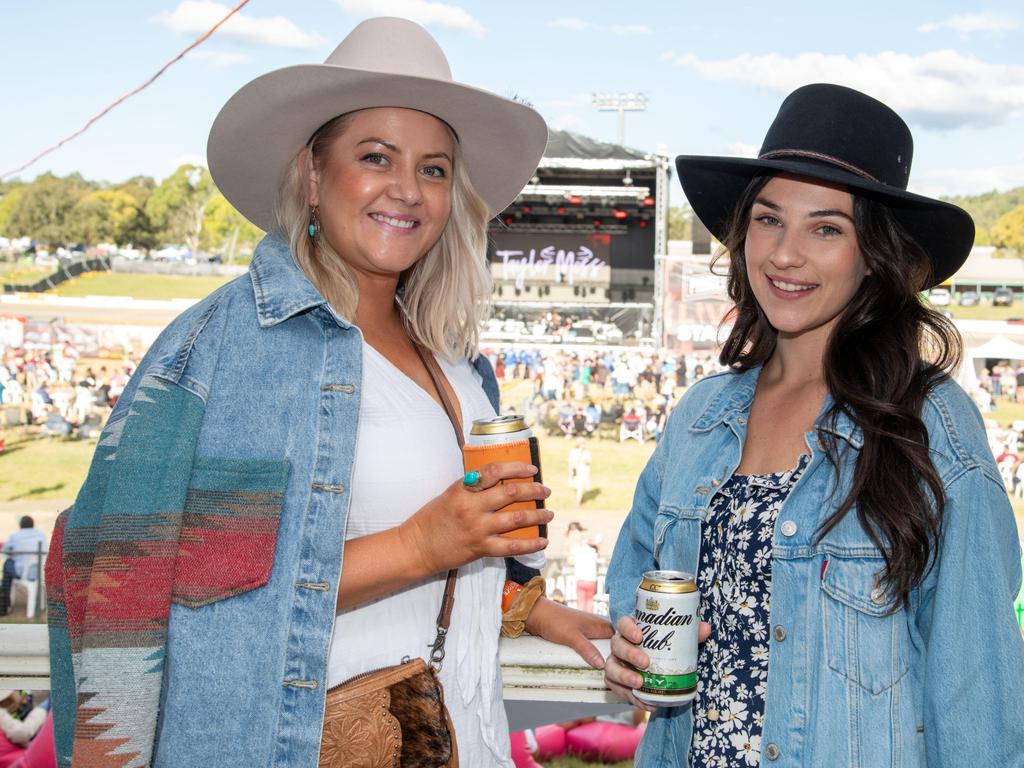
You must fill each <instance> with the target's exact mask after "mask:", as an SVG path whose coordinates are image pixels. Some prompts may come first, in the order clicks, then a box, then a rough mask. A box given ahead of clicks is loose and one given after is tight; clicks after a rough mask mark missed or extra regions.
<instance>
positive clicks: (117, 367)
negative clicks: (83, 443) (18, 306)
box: [0, 341, 138, 437]
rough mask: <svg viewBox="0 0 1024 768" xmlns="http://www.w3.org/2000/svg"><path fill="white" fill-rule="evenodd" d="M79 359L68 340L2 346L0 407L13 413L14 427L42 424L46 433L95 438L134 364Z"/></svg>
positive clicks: (78, 353)
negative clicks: (14, 414)
mask: <svg viewBox="0 0 1024 768" xmlns="http://www.w3.org/2000/svg"><path fill="white" fill-rule="evenodd" d="M82 358H83V355H82V353H81V351H80V350H79V349H78V348H77V347H76V346H75V344H74V343H73V342H71V341H65V342H64V343H62V344H55V345H52V346H51V347H49V348H38V347H3V348H2V349H0V405H3V406H8V407H11V408H14V409H16V413H17V416H16V419H15V421H16V422H17V423H18V424H22V425H28V426H31V425H42V427H43V429H44V430H45V431H46V433H47V434H49V435H52V436H59V437H67V436H77V437H95V436H96V435H98V434H99V432H100V429H101V428H102V423H103V420H104V418H105V417H106V415H107V414H108V413H109V412H110V409H111V408H113V407H114V404H115V403H116V402H117V398H118V397H119V396H120V395H121V392H122V391H123V390H124V387H125V385H126V384H127V383H128V380H129V379H130V378H131V375H132V373H133V372H134V371H135V368H136V366H137V365H138V363H137V361H135V360H132V359H130V358H124V359H122V360H120V361H111V362H110V363H109V364H106V363H101V364H99V365H92V364H91V363H90V364H86V363H85V362H84V361H83V359H82ZM5 425H6V426H11V425H12V424H10V422H7V423H6V424H5Z"/></svg>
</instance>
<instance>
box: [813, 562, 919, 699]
mask: <svg viewBox="0 0 1024 768" xmlns="http://www.w3.org/2000/svg"><path fill="white" fill-rule="evenodd" d="M884 567H885V562H884V560H882V559H881V558H865V557H857V558H842V557H832V558H831V559H830V560H829V561H828V565H827V567H826V569H825V572H824V574H823V575H822V578H821V590H822V601H823V613H824V617H823V621H824V629H825V647H826V652H827V654H828V665H829V668H830V669H832V671H833V672H835V673H837V674H838V675H840V676H841V677H843V678H846V679H847V680H849V681H850V682H852V683H854V684H856V685H858V686H860V687H861V688H863V689H864V690H866V691H868V692H870V693H872V694H876V695H877V694H880V693H882V692H883V691H886V690H888V689H889V688H891V687H892V686H894V685H895V684H896V683H898V682H899V681H900V679H901V678H902V677H903V676H904V675H905V674H906V673H907V670H908V669H909V661H908V658H907V647H906V639H905V636H904V635H905V630H904V629H903V616H904V614H903V611H900V610H897V611H896V613H894V614H890V613H889V611H890V609H891V600H890V598H889V597H888V595H887V594H886V593H885V592H884V591H883V590H882V589H881V588H880V587H879V586H878V584H877V581H876V579H877V574H880V573H881V572H882V570H883V568H884Z"/></svg>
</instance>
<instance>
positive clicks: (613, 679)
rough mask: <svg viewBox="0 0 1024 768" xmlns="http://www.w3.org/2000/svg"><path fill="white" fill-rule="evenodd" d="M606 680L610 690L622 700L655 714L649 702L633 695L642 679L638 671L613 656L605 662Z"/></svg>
mask: <svg viewBox="0 0 1024 768" xmlns="http://www.w3.org/2000/svg"><path fill="white" fill-rule="evenodd" d="M604 680H605V683H607V684H608V688H609V689H610V690H611V691H612V693H614V694H615V695H616V696H618V697H619V698H620V699H622V700H624V701H627V702H629V703H630V704H632V705H633V706H634V707H639V708H640V709H643V710H644V711H646V712H653V711H654V710H655V707H654V706H652V705H651V704H648V703H647V702H644V701H640V700H639V699H638V698H636V696H635V695H634V694H633V689H634V688H639V687H640V684H641V683H642V678H641V677H640V675H639V674H637V672H636V670H633V669H630V668H629V667H627V666H626V665H624V664H623V663H622V661H621V660H620V659H618V658H616V657H615V655H614V654H613V655H611V656H609V657H608V659H607V660H606V661H605V667H604Z"/></svg>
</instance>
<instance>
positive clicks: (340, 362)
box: [51, 235, 498, 768]
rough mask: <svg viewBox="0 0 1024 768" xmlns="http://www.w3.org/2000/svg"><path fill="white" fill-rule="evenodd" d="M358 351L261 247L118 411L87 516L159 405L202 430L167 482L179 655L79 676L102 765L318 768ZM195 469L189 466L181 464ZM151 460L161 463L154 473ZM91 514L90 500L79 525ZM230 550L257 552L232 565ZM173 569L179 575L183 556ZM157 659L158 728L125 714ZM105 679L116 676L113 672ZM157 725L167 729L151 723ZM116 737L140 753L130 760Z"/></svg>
mask: <svg viewBox="0 0 1024 768" xmlns="http://www.w3.org/2000/svg"><path fill="white" fill-rule="evenodd" d="M362 344H363V341H362V334H361V333H360V332H359V330H358V328H356V327H354V326H353V325H352V324H351V323H350V322H348V321H347V320H346V319H345V318H343V317H340V316H338V315H337V314H336V313H335V312H334V311H333V310H332V309H331V307H330V306H329V305H328V304H327V302H326V301H325V300H324V298H323V297H322V296H321V295H320V294H319V293H318V292H317V291H316V289H315V288H314V287H313V285H312V284H311V283H310V282H309V280H308V279H307V278H306V277H305V275H304V274H303V273H302V272H301V271H300V270H299V268H298V267H297V266H296V264H295V262H294V260H293V258H292V256H291V253H290V251H289V248H288V246H287V244H286V243H285V242H284V241H283V240H282V239H280V238H279V237H277V236H274V235H270V236H268V237H266V238H264V240H263V241H262V242H261V243H260V244H259V246H258V247H257V249H256V252H255V254H254V257H253V262H252V265H251V268H250V271H249V274H248V275H247V276H243V277H240V278H238V279H236V280H234V281H232V282H231V283H229V284H228V285H226V286H224V287H223V288H221V289H219V290H218V291H216V292H214V293H213V294H211V295H210V296H209V297H207V298H206V299H205V300H203V301H202V302H200V303H198V304H197V305H195V306H194V307H192V308H190V309H189V310H188V311H186V312H185V313H183V314H182V315H181V316H180V317H178V318H177V319H176V320H175V321H174V322H173V323H172V324H171V325H170V326H168V328H167V329H166V330H165V331H164V332H163V333H162V334H161V336H160V338H159V339H158V340H157V342H156V343H155V344H154V345H153V347H152V348H151V349H150V351H149V353H148V354H147V355H146V358H145V359H144V360H143V362H142V364H141V365H140V367H139V370H138V371H137V372H136V374H135V376H134V377H133V379H132V381H131V383H130V384H129V386H128V387H127V388H126V391H125V392H124V394H123V395H122V397H121V398H120V399H119V401H118V403H117V407H116V408H115V410H114V412H113V413H112V414H111V417H110V420H109V423H108V425H107V427H106V428H105V430H104V435H103V437H102V438H101V440H100V444H99V447H98V449H97V456H96V459H95V460H94V466H93V469H91V470H90V480H89V481H87V483H86V486H85V488H84V489H83V493H84V494H89V495H90V496H89V498H90V499H91V498H92V497H93V496H96V495H97V494H98V495H100V496H102V495H104V494H105V493H106V495H109V491H105V490H104V488H103V487H100V488H98V489H97V488H94V487H92V486H95V485H97V483H96V482H92V481H93V479H94V478H95V477H99V476H100V475H99V474H98V473H99V472H100V471H101V468H98V467H97V465H96V462H99V463H100V464H103V463H104V462H105V461H108V460H109V461H111V462H114V463H115V465H116V462H117V461H121V460H124V456H123V454H125V453H126V452H127V451H128V449H127V448H125V444H124V439H121V441H120V446H119V447H118V448H117V449H116V455H115V453H114V452H110V453H104V450H105V446H112V445H114V444H115V443H117V442H118V439H119V436H120V435H122V434H123V435H127V434H128V430H129V429H130V428H131V424H132V421H133V420H136V419H139V418H142V417H141V416H140V415H137V414H142V413H144V411H145V410H146V408H147V407H152V406H151V405H150V406H147V404H151V403H153V402H154V398H158V397H164V396H165V395H166V393H168V392H170V393H172V394H173V393H174V392H177V393H178V394H177V396H178V400H177V401H173V400H172V401H171V402H181V403H183V404H184V406H185V407H182V408H180V409H179V411H178V413H176V414H171V419H172V420H173V419H174V417H175V416H176V417H177V418H178V419H179V420H181V419H186V418H187V419H188V420H189V423H190V424H196V425H197V429H198V434H197V435H196V434H187V435H182V436H181V442H180V445H181V446H183V448H182V450H181V451H176V452H174V454H175V455H173V456H168V457H167V459H166V460H167V462H168V463H171V462H172V460H179V461H181V460H183V461H184V466H183V468H182V469H181V471H179V472H177V475H176V476H175V478H172V479H169V480H167V481H166V482H173V483H180V484H182V485H184V484H185V483H187V484H188V498H187V500H186V501H185V508H184V519H185V522H184V523H183V524H182V526H183V528H182V530H183V533H182V534H181V543H180V544H178V553H177V566H176V569H175V577H174V579H175V581H174V592H173V602H172V605H171V609H170V611H171V612H170V617H169V621H168V622H167V630H166V655H165V656H164V655H163V654H162V652H161V651H162V649H161V648H157V650H156V651H155V652H153V653H152V655H150V656H148V657H147V658H145V659H142V661H143V662H148V663H145V664H143V665H142V666H141V667H138V668H137V667H131V668H130V669H129V668H128V665H127V664H125V665H123V666H124V668H122V669H120V670H118V669H115V670H112V673H111V674H110V680H109V681H108V680H106V679H104V680H102V681H99V682H97V681H96V679H95V675H93V676H92V679H85V680H83V679H81V673H79V678H80V679H79V680H78V683H79V684H80V685H84V686H85V687H86V689H87V693H86V694H84V695H85V696H86V699H85V701H86V702H88V701H90V698H91V697H96V698H93V699H91V700H92V701H93V702H99V701H102V702H103V704H102V705H100V707H99V708H98V707H97V706H96V705H95V704H93V705H83V704H82V701H83V699H81V698H79V712H78V717H79V719H81V718H82V717H84V716H86V715H83V710H82V709H81V707H82V706H92V707H93V709H92V711H93V712H95V711H99V712H101V713H104V714H103V718H97V720H96V722H97V723H99V722H104V723H107V724H110V723H113V726H112V727H111V726H110V725H106V726H105V727H103V728H101V729H100V730H99V731H97V733H98V734H100V735H101V736H102V738H104V739H105V740H106V743H105V745H104V748H106V745H109V744H114V745H115V746H114V747H110V748H114V749H119V750H120V751H121V752H122V754H124V753H129V752H132V753H134V754H135V755H136V757H135V758H134V759H132V760H129V761H128V762H126V763H124V764H125V765H133V766H134V765H146V764H149V761H148V752H147V744H150V745H152V749H153V753H152V764H153V765H155V766H159V767H160V768H176V767H177V766H186V765H196V766H199V765H203V766H218V767H219V768H230V767H231V766H239V767H242V766H244V767H245V768H256V767H257V766H259V767H266V768H269V767H270V766H274V768H308V766H314V765H316V764H317V760H318V755H319V748H320V736H321V728H322V722H323V709H324V701H325V696H326V680H327V661H328V653H329V645H330V641H331V633H332V629H333V626H334V619H335V605H336V602H337V595H338V582H339V578H340V574H341V563H342V549H343V542H344V538H345V520H346V516H347V514H348V508H349V494H348V492H347V488H348V487H349V486H350V480H351V475H352V466H353V454H354V450H355V444H356V440H355V436H356V430H357V428H358V415H359V404H360V396H361V382H362V368H361V366H362ZM475 365H476V368H477V371H478V372H479V373H480V375H481V377H482V381H483V389H484V390H485V392H486V393H487V395H488V397H489V399H490V401H491V403H492V405H494V406H495V409H497V406H498V387H497V382H496V381H495V378H494V375H493V372H492V371H491V369H490V365H489V363H488V362H487V360H486V358H484V357H482V356H481V357H479V358H478V359H477V361H476V363H475ZM186 411H187V413H186ZM165 420H166V419H165ZM125 422H128V425H129V426H128V428H127V429H126V428H125V426H124V425H125ZM189 429H190V430H191V432H193V433H194V432H195V431H196V430H195V428H191V427H190V428H189ZM186 431H188V430H186ZM396 439H400V437H398V436H396ZM133 446H134V447H133V450H138V446H137V444H133ZM184 446H189V450H194V455H193V454H192V453H189V452H188V451H186V450H185V448H184ZM193 446H194V448H193ZM111 450H112V451H113V450H114V449H111ZM142 450H143V451H144V450H145V446H143V448H142ZM150 450H152V449H150ZM182 452H185V453H187V455H185V456H184V457H182V456H179V455H177V454H179V453H182ZM145 460H146V461H149V462H150V463H152V461H153V457H149V456H147V457H146V459H145ZM159 460H160V459H159V457H157V461H159ZM130 466H131V467H132V468H133V469H136V468H137V464H132V465H130ZM146 466H148V465H146ZM115 473H116V469H115ZM121 474H124V473H121ZM127 481H128V482H130V481H131V478H128V479H127ZM112 482H113V481H112ZM161 482H163V481H161ZM99 484H100V485H104V484H103V483H99ZM160 490H161V491H163V490H165V489H164V488H161V489H160ZM171 490H174V489H171ZM175 492H176V491H175ZM174 495H175V493H169V494H168V497H169V498H170V497H173V496H174ZM181 495H182V496H183V495H184V490H183V489H182V490H181ZM253 499H258V500H259V503H258V504H256V503H254V502H253V501H252V500H253ZM82 504H83V496H82V495H80V496H79V500H78V502H76V507H78V506H80V505H82ZM107 506H109V504H108V505H107ZM74 511H78V510H74ZM82 512H83V514H85V509H84V508H83V510H82ZM170 512H171V510H167V511H166V514H164V516H165V517H167V518H169V517H170ZM104 514H106V513H104ZM233 517H234V520H232V518H233ZM70 520H71V522H70V523H69V524H68V528H67V533H66V534H65V538H66V539H67V543H66V545H65V547H64V549H65V557H66V558H68V557H69V555H70V559H68V562H70V563H71V564H74V548H75V547H82V546H88V542H85V543H83V541H84V540H85V539H87V538H88V536H89V535H90V534H83V533H81V531H82V530H84V529H83V528H82V527H79V528H75V527H74V520H75V518H74V516H73V514H72V517H71V518H70ZM211 521H212V522H211ZM190 525H191V526H192V527H191V530H193V531H197V530H199V529H204V530H201V531H200V532H199V535H197V536H195V537H193V540H191V541H190V540H189V537H188V536H187V534H186V532H185V531H187V530H188V526H190ZM253 528H256V529H257V530H258V531H259V534H258V535H253V533H252V529H253ZM210 530H216V531H218V532H220V531H224V532H226V534H227V535H226V537H225V538H224V539H222V540H224V541H227V545H226V546H223V547H221V551H215V548H210V547H209V543H210V542H213V543H214V547H215V545H216V542H217V541H218V539H217V538H215V537H213V536H211V537H208V538H206V535H207V534H208V533H209V532H210ZM232 532H237V535H236V534H233V533H232ZM73 535H74V538H72V536H73ZM233 535H234V536H235V538H234V539H232V536H233ZM135 538H138V537H135ZM197 541H198V542H199V543H198V544H197V543H196V542H197ZM231 541H244V542H245V546H244V547H242V546H238V547H237V549H236V550H235V551H232V545H231V543H230V542H231ZM203 542H206V546H207V548H206V549H202V548H201V547H203V546H204V544H203ZM197 547H198V549H197ZM120 550H121V551H123V550H124V546H122V547H121V548H120ZM224 550H227V551H224ZM243 550H244V551H243ZM171 554H172V562H173V561H174V557H173V555H174V550H173V549H172V550H171ZM69 572H70V571H69ZM183 573H186V574H187V575H188V578H183V577H182V574H183ZM136 623H138V622H136ZM51 635H59V632H57V633H55V632H53V631H51ZM102 640H103V638H100V641H102ZM157 643H159V638H158V640H157ZM114 644H116V641H115V643H114ZM55 648H57V651H58V654H57V655H58V656H59V657H60V658H58V659H56V660H55V662H56V663H55V673H54V681H55V686H54V687H55V701H58V702H63V706H62V708H61V713H60V714H61V717H60V718H59V721H58V729H57V731H56V736H57V745H58V754H59V761H60V764H61V765H62V766H64V765H67V764H68V758H69V752H70V738H71V734H70V721H69V719H68V714H69V713H68V711H67V710H68V708H69V707H70V709H71V710H73V709H74V703H73V702H74V700H75V699H74V693H75V690H74V687H75V683H74V682H72V677H73V675H74V673H73V672H72V671H71V669H70V662H69V660H68V659H67V658H66V657H67V656H68V655H69V654H68V652H67V646H66V644H62V643H61V642H59V641H58V643H57V645H56V646H55ZM131 650H132V649H130V648H128V649H124V651H122V650H121V649H118V648H113V649H111V654H115V653H128V655H127V656H120V657H116V658H129V657H130V652H131ZM88 652H89V647H88V644H87V645H86V650H85V653H88ZM72 655H73V654H72ZM93 655H94V656H95V655H96V654H95V653H94V654H93ZM136 655H137V654H136ZM161 658H163V659H164V662H163V663H164V666H163V683H162V685H160V686H159V688H158V690H159V694H158V697H159V708H158V710H157V708H156V706H155V704H156V702H155V701H154V702H153V705H154V706H152V707H150V706H148V705H147V706H146V707H143V706H142V705H141V704H140V702H138V701H125V699H127V698H130V697H131V696H130V693H129V692H130V691H132V690H133V689H132V685H133V683H134V682H135V681H136V678H138V677H140V676H141V675H142V674H143V673H152V672H154V671H155V672H156V673H157V674H159V672H160V660H161ZM397 661H398V660H397V659H396V662H397ZM94 668H100V669H102V668H103V667H102V658H100V660H99V662H97V663H96V664H95V666H94ZM90 686H91V687H90ZM95 691H99V693H96V692H95ZM119 691H120V693H119ZM78 693H79V694H81V693H82V691H81V688H79V691H78ZM69 698H70V703H68V699H69ZM156 711H158V712H159V717H158V719H156V722H155V723H151V722H145V719H146V718H152V717H154V715H152V714H150V713H155V712H156ZM140 720H141V721H143V722H141V724H138V723H137V722H136V721H140ZM80 725H81V723H80ZM96 727H97V728H99V727H100V726H99V725H97V726H96ZM154 728H155V731H154ZM108 729H109V730H108ZM147 729H148V733H149V734H150V736H149V739H150V740H151V741H147V737H146V733H147ZM118 736H125V737H131V738H125V739H124V741H126V742H129V743H126V744H123V745H122V746H121V747H120V748H117V747H116V740H117V737H118ZM76 763H77V760H76ZM90 764H97V765H100V764H112V763H105V762H103V760H102V759H101V760H100V761H99V762H98V763H90ZM118 764H119V765H120V764H122V763H120V762H119V763H118Z"/></svg>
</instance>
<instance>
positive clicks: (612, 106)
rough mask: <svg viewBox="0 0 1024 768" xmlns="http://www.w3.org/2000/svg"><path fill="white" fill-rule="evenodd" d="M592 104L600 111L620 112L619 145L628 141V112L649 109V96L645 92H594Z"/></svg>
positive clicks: (591, 99) (591, 98)
mask: <svg viewBox="0 0 1024 768" xmlns="http://www.w3.org/2000/svg"><path fill="white" fill-rule="evenodd" d="M590 104H591V106H593V107H594V108H595V109H596V110H598V111H599V112H618V113H619V138H618V144H619V146H624V145H625V141H626V113H627V112H643V111H644V110H645V109H647V96H646V95H645V94H643V93H593V94H591V97H590Z"/></svg>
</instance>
